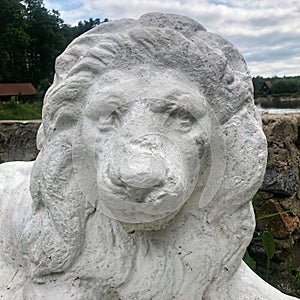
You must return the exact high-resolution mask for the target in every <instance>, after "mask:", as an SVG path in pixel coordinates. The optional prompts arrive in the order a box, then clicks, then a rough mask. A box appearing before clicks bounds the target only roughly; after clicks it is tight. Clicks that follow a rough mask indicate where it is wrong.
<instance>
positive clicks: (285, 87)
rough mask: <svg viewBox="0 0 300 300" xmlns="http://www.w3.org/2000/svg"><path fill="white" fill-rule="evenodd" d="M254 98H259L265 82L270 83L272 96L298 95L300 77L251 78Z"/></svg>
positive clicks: (299, 92) (299, 91)
mask: <svg viewBox="0 0 300 300" xmlns="http://www.w3.org/2000/svg"><path fill="white" fill-rule="evenodd" d="M252 81H253V86H254V93H255V96H261V95H262V94H263V93H262V91H261V88H262V86H263V85H264V83H265V82H270V83H271V93H272V94H273V95H282V96H284V95H291V94H300V76H284V77H277V76H274V77H271V78H270V77H261V76H256V77H253V78H252Z"/></svg>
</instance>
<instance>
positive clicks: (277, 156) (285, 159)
mask: <svg viewBox="0 0 300 300" xmlns="http://www.w3.org/2000/svg"><path fill="white" fill-rule="evenodd" d="M262 119H263V130H264V133H265V135H266V137H267V141H268V163H267V169H266V173H265V177H264V181H263V183H262V187H261V190H263V191H267V192H271V193H274V194H276V195H278V196H292V195H293V194H294V193H296V192H297V191H298V186H299V168H298V165H299V162H300V155H299V150H298V148H297V141H298V117H297V115H270V114H264V115H263V116H262Z"/></svg>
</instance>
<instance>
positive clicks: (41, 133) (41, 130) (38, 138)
mask: <svg viewBox="0 0 300 300" xmlns="http://www.w3.org/2000/svg"><path fill="white" fill-rule="evenodd" d="M44 141H45V133H44V126H43V124H41V126H40V128H39V130H38V132H37V136H36V147H37V149H38V150H41V149H42V148H43V145H44Z"/></svg>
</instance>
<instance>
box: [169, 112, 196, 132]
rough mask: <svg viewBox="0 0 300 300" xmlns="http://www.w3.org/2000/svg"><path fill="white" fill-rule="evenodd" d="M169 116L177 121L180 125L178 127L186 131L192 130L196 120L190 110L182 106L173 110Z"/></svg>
mask: <svg viewBox="0 0 300 300" xmlns="http://www.w3.org/2000/svg"><path fill="white" fill-rule="evenodd" d="M169 117H170V118H171V119H173V120H175V121H176V123H177V125H178V127H177V129H178V130H180V131H184V132H187V131H190V130H191V129H192V126H193V124H194V122H195V121H196V120H195V118H194V117H193V116H192V115H191V114H190V113H189V112H187V111H186V110H184V109H181V108H177V109H174V110H172V111H171V112H170V113H169Z"/></svg>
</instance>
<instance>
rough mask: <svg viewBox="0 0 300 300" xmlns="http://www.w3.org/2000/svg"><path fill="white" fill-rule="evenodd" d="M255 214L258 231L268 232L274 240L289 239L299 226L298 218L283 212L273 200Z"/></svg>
mask: <svg viewBox="0 0 300 300" xmlns="http://www.w3.org/2000/svg"><path fill="white" fill-rule="evenodd" d="M256 214H257V227H258V229H260V230H268V231H270V232H271V233H272V234H273V236H274V237H275V238H279V239H284V238H287V237H289V236H290V235H291V234H292V233H293V232H294V231H295V230H296V229H298V228H299V225H300V221H299V218H298V216H293V215H291V214H290V212H288V211H285V210H284V209H283V208H282V206H281V205H280V203H279V202H278V201H277V200H274V199H271V200H268V201H266V202H265V203H264V204H263V205H262V206H261V207H260V208H259V209H257V210H256Z"/></svg>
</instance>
